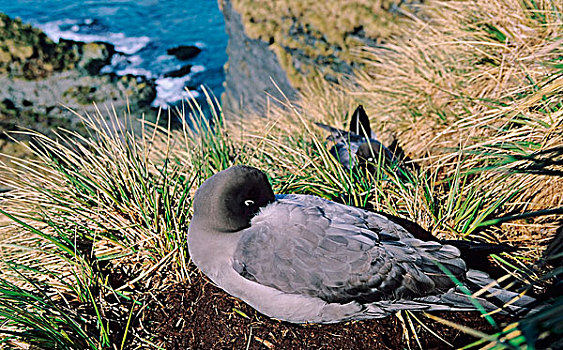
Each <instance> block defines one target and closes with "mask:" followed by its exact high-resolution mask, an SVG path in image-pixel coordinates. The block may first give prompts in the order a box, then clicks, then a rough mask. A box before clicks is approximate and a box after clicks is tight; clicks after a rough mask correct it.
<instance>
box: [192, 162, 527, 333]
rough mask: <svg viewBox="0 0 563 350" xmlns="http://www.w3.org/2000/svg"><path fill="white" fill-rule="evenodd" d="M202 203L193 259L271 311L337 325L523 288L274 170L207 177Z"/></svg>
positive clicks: (457, 307)
mask: <svg viewBox="0 0 563 350" xmlns="http://www.w3.org/2000/svg"><path fill="white" fill-rule="evenodd" d="M193 206H194V214H193V218H192V220H191V223H190V227H189V233H188V248H189V252H190V256H191V259H192V261H193V262H194V263H195V265H196V266H197V267H198V268H199V269H200V270H201V271H202V272H203V273H204V274H205V275H207V276H208V277H209V278H210V279H211V280H212V281H213V282H214V283H216V284H217V285H218V286H219V287H221V288H222V289H224V290H225V291H226V292H228V293H229V294H231V295H233V296H235V297H238V298H240V299H242V300H243V301H245V302H246V303H248V304H249V305H251V306H252V307H254V308H255V309H256V310H258V311H259V312H261V313H263V314H265V315H267V316H270V317H272V318H276V319H280V320H284V321H289V322H294V323H305V322H311V323H335V322H341V321H346V320H353V319H354V320H358V319H369V318H380V317H385V316H387V315H389V314H391V313H394V312H396V311H398V310H405V309H408V310H425V311H433V310H451V311H467V310H475V306H474V305H475V304H474V303H475V302H476V301H477V302H479V303H480V304H481V305H483V306H484V308H485V309H487V310H491V309H496V306H495V305H494V304H493V303H491V302H490V301H489V300H485V299H483V298H481V297H479V298H476V300H473V301H472V300H471V299H470V298H469V297H467V296H466V295H465V294H464V293H462V292H461V291H460V289H461V288H467V289H469V290H471V291H472V292H475V291H476V290H475V289H479V288H481V287H484V286H486V285H488V284H490V286H489V290H490V292H492V293H495V294H496V297H495V298H493V299H495V300H497V301H500V302H501V304H502V303H503V302H506V301H508V300H510V299H512V298H514V297H515V296H517V294H516V293H513V292H510V291H507V290H504V289H502V288H500V287H499V286H498V285H497V284H495V283H494V282H493V281H492V280H491V279H490V278H489V277H488V275H487V274H485V273H483V272H481V271H477V270H471V269H467V268H466V263H465V261H464V260H463V259H462V258H460V255H459V250H458V249H457V248H455V247H453V246H451V245H444V244H441V243H439V242H425V241H422V240H419V239H417V238H414V237H413V236H412V235H411V234H410V233H409V232H407V231H406V230H405V229H404V228H403V227H401V226H400V225H398V224H396V223H393V222H392V221H390V220H388V219H387V218H385V217H384V216H382V215H379V214H376V213H372V212H369V211H365V210H362V209H359V208H355V207H350V206H346V205H343V204H338V203H335V202H331V201H329V200H325V199H322V198H319V197H315V196H309V195H277V196H276V195H274V193H273V191H272V188H271V186H270V184H269V182H268V178H267V177H266V175H265V174H264V173H263V172H261V171H260V170H258V169H255V168H251V167H248V166H234V167H231V168H228V169H227V170H224V171H221V172H219V173H217V174H215V175H213V176H212V177H210V178H209V179H207V180H206V181H205V182H204V183H203V184H202V185H201V187H200V188H199V189H198V190H197V192H196V194H195V197H194V202H193ZM445 271H448V273H446V272H445ZM448 274H450V275H451V276H448ZM451 277H455V279H457V280H458V281H461V282H462V283H463V286H461V287H460V286H456V283H454V282H453V280H452V278H451ZM484 294H487V293H484ZM531 300H532V298H529V297H524V298H522V299H520V300H519V302H517V303H515V304H512V306H511V307H510V308H512V309H513V310H516V309H519V308H520V306H522V305H523V304H526V303H529V302H530V301H531ZM495 304H496V303H495Z"/></svg>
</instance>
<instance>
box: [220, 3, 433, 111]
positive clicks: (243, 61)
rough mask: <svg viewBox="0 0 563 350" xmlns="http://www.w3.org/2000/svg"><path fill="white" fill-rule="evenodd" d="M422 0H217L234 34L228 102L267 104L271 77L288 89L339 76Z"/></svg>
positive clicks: (391, 32) (335, 79) (230, 47)
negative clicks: (314, 80)
mask: <svg viewBox="0 0 563 350" xmlns="http://www.w3.org/2000/svg"><path fill="white" fill-rule="evenodd" d="M421 1H422V0H382V1H372V2H369V1H367V2H366V1H364V0H347V1H344V0H343V1H329V2H319V1H313V0H281V1H262V0H219V4H220V7H221V8H222V11H223V14H224V16H225V23H226V29H227V33H228V35H229V45H228V48H227V51H228V52H227V53H228V56H229V62H228V65H227V67H226V76H227V77H226V87H225V90H226V92H225V98H224V99H223V101H224V104H225V105H226V106H228V107H229V108H234V109H236V108H239V107H241V106H243V107H247V108H250V109H253V110H258V111H263V109H262V108H261V106H260V104H262V103H263V100H264V96H265V94H264V91H266V92H268V93H272V92H273V93H275V90H274V91H273V90H272V87H271V86H272V85H271V83H270V76H271V77H272V78H273V79H274V80H275V81H276V83H278V84H279V85H280V87H281V88H282V90H283V91H284V92H286V93H288V94H289V95H290V96H295V95H296V89H299V88H300V87H301V86H302V85H303V84H304V83H306V82H307V81H310V80H312V79H316V78H317V77H320V78H323V79H325V80H327V81H330V82H336V83H338V82H339V81H340V79H341V78H342V77H343V76H350V75H352V74H353V72H354V70H356V69H361V68H362V64H363V63H362V59H361V57H360V55H359V52H360V51H361V50H362V48H363V47H366V46H371V47H374V46H377V45H379V44H380V43H382V42H384V41H385V40H386V39H387V38H389V37H390V36H392V35H394V33H396V32H397V29H398V28H399V26H401V25H402V23H403V21H404V20H406V17H405V16H403V15H402V14H404V12H403V11H404V10H405V9H408V11H416V5H417V4H419V3H420V2H421Z"/></svg>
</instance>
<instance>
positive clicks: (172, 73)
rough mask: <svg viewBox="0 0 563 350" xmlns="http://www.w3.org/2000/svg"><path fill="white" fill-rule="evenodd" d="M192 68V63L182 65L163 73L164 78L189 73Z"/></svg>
mask: <svg viewBox="0 0 563 350" xmlns="http://www.w3.org/2000/svg"><path fill="white" fill-rule="evenodd" d="M191 70H192V65H191V64H186V65H185V66H182V68H180V69H176V70H173V71H170V72H168V73H166V74H164V77H165V78H180V77H183V76H185V75H188V74H190V72H191Z"/></svg>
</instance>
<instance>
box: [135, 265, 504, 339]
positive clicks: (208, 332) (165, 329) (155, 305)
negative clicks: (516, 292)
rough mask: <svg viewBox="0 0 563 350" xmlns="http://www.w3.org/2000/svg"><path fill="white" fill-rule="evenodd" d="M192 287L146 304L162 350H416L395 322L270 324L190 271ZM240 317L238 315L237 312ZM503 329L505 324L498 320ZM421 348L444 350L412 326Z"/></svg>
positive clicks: (475, 322) (454, 334)
mask: <svg viewBox="0 0 563 350" xmlns="http://www.w3.org/2000/svg"><path fill="white" fill-rule="evenodd" d="M191 269H192V270H193V274H192V276H191V277H190V281H186V282H185V283H182V284H175V285H170V286H167V287H165V288H164V289H162V290H160V291H159V292H158V293H157V294H156V295H155V298H154V299H153V300H152V302H151V303H150V304H149V308H148V313H147V314H145V318H144V319H145V321H144V322H143V323H144V324H145V327H146V328H147V330H150V331H151V332H154V333H155V334H157V335H158V341H157V342H156V343H157V344H160V345H162V346H163V347H165V348H166V349H188V348H189V349H246V348H248V349H401V348H405V349H406V348H411V349H417V348H419V345H418V344H417V341H416V340H415V337H414V336H413V331H412V328H410V327H411V326H410V325H408V322H407V326H406V327H407V328H408V329H404V326H403V325H404V324H405V323H403V322H401V321H400V320H399V318H398V317H397V316H390V317H388V318H385V319H378V320H368V321H353V322H346V323H340V324H333V325H314V324H306V325H297V324H291V323H287V322H281V321H277V320H272V319H270V318H268V317H267V316H264V315H262V314H260V313H258V312H257V311H255V310H254V309H253V308H252V307H250V306H248V305H247V304H245V303H244V302H242V301H240V300H239V299H236V298H234V297H231V296H230V295H228V294H227V293H226V292H224V291H223V290H221V289H220V288H218V287H216V286H215V285H214V284H213V283H212V282H210V281H209V280H208V279H207V278H206V277H204V276H202V274H201V273H200V272H199V271H196V270H197V269H196V268H195V267H194V266H193V265H191ZM237 311H238V312H237ZM435 315H436V316H438V317H440V318H443V319H447V320H450V321H453V322H455V323H457V324H461V325H464V326H468V327H470V328H473V329H478V330H480V331H483V332H487V333H489V334H490V332H492V331H493V328H492V327H491V326H490V325H489V324H488V323H487V322H486V321H485V320H484V319H482V318H481V317H480V316H479V314H478V313H477V312H464V313H460V312H458V313H453V312H450V313H447V312H442V313H435ZM416 317H417V318H418V319H419V320H420V321H421V322H423V323H424V325H425V326H426V327H428V328H429V329H431V330H432V331H433V332H435V333H436V334H438V335H439V336H440V337H442V338H443V339H445V340H447V341H448V342H449V343H451V344H452V345H453V346H454V347H460V346H464V345H467V344H470V343H472V342H473V341H474V340H475V339H474V338H472V337H471V336H469V335H467V334H464V333H462V332H460V331H458V330H456V329H453V328H450V327H447V326H444V325H442V324H440V323H438V322H436V321H433V320H430V319H429V318H427V317H425V316H424V315H423V314H416ZM497 321H500V322H499V323H506V322H508V321H509V319H508V318H504V319H501V320H499V319H498V318H497ZM503 321H504V322H503ZM412 327H413V328H414V329H415V330H416V334H417V336H418V341H419V342H420V346H422V348H424V349H444V348H450V346H449V345H448V344H446V343H444V342H443V341H442V340H440V339H439V338H438V337H436V336H435V335H433V334H431V333H430V332H429V331H428V330H426V329H424V327H422V326H421V324H420V323H419V322H417V321H416V320H412Z"/></svg>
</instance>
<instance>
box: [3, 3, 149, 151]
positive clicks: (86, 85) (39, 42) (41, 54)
mask: <svg viewBox="0 0 563 350" xmlns="http://www.w3.org/2000/svg"><path fill="white" fill-rule="evenodd" d="M114 53H116V51H115V48H114V46H113V45H111V44H108V43H103V42H93V43H83V42H78V41H73V40H64V39H61V40H60V42H59V43H58V44H57V43H54V42H53V41H52V40H50V39H49V38H48V37H47V36H46V35H45V34H44V33H43V32H42V31H40V30H38V29H36V28H33V27H31V26H30V25H27V24H23V23H22V22H21V20H19V19H11V18H9V17H8V16H6V15H4V14H1V13H0V140H1V139H2V135H3V134H4V131H12V130H19V129H22V128H27V129H33V130H37V131H39V132H41V133H44V134H46V135H48V136H50V137H55V134H54V131H56V129H57V128H58V127H64V128H66V129H69V130H75V131H76V130H78V131H80V130H81V124H80V123H79V119H78V118H77V116H76V115H75V114H74V113H72V112H71V111H69V110H68V109H67V108H66V107H68V108H71V109H72V110H74V111H76V112H77V113H79V114H82V115H84V114H85V113H88V114H96V113H97V109H96V107H95V106H94V105H93V102H96V104H97V106H98V107H99V110H100V111H101V112H102V113H103V114H105V113H106V111H107V110H111V109H112V108H115V110H116V112H117V114H118V116H122V115H123V111H125V110H127V108H128V106H131V107H132V110H134V111H135V113H139V114H142V113H147V114H148V119H150V114H149V112H150V111H151V110H150V104H151V102H152V101H153V100H154V98H155V96H156V87H155V83H154V81H153V80H150V79H147V78H144V77H136V76H125V77H118V76H116V75H115V74H100V69H101V68H102V67H103V66H105V65H107V64H109V63H110V61H111V58H112V55H113V54H114ZM17 137H18V138H21V137H23V138H25V136H24V135H22V134H18V136H17ZM8 141H9V140H8ZM8 143H9V142H8ZM7 147H8V146H7ZM0 148H1V149H4V146H1V145H0ZM0 152H2V151H1V150H0Z"/></svg>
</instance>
